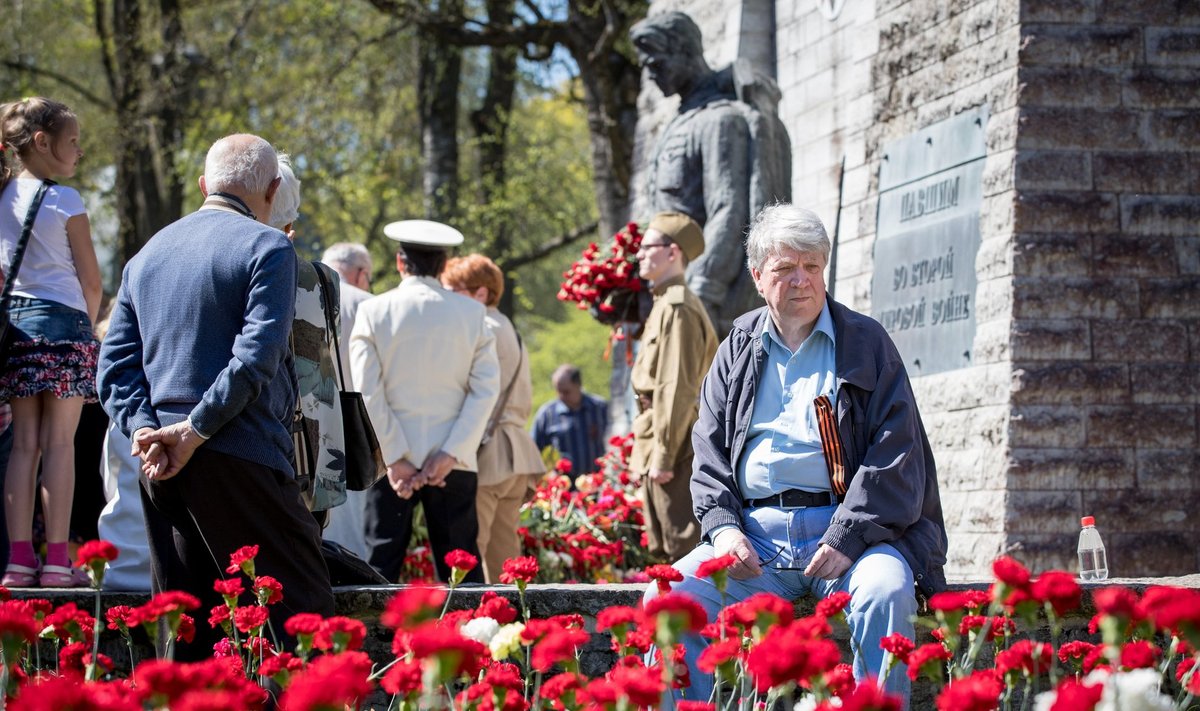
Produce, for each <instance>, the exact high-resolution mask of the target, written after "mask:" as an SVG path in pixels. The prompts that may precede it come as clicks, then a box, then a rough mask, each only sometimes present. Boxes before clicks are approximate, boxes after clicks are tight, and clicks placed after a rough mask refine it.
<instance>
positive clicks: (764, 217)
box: [746, 202, 830, 271]
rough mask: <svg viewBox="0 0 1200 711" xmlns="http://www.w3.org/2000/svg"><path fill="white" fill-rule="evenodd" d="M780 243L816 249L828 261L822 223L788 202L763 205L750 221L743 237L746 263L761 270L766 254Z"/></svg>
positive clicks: (802, 250)
mask: <svg viewBox="0 0 1200 711" xmlns="http://www.w3.org/2000/svg"><path fill="white" fill-rule="evenodd" d="M781 247H791V248H792V249H794V250H796V251H797V252H820V253H821V256H823V257H825V261H826V262H827V263H828V262H829V251H830V245H829V235H827V234H826V233H825V225H823V224H821V218H819V217H817V213H815V212H813V211H812V210H806V209H804V208H803V207H797V206H796V205H792V204H790V203H782V202H781V203H778V204H775V205H769V206H767V207H765V208H763V211H762V212H760V213H758V216H757V217H755V218H754V222H753V223H752V224H751V225H750V236H749V237H747V238H746V263H747V265H748V266H749V267H750V268H751V269H754V270H757V271H762V268H763V265H764V264H766V262H767V257H769V256H771V255H772V254H777V253H778V252H779V249H780V248H781Z"/></svg>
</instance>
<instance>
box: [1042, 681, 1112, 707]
mask: <svg viewBox="0 0 1200 711" xmlns="http://www.w3.org/2000/svg"><path fill="white" fill-rule="evenodd" d="M1103 695H1104V684H1084V683H1083V682H1080V681H1076V680H1075V679H1072V678H1070V677H1068V678H1067V679H1064V680H1063V681H1062V683H1060V684H1059V685H1058V688H1056V689H1055V690H1054V704H1053V705H1051V706H1050V709H1051V711H1092V709H1094V708H1096V704H1098V703H1100V697H1101V696H1103Z"/></svg>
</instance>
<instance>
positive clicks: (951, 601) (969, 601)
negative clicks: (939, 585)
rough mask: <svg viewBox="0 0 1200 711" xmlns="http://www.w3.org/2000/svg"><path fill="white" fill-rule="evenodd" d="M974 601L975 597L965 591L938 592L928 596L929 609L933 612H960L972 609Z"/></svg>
mask: <svg viewBox="0 0 1200 711" xmlns="http://www.w3.org/2000/svg"><path fill="white" fill-rule="evenodd" d="M970 592H974V591H970ZM975 603H976V599H975V597H974V596H973V595H968V594H967V593H966V592H955V591H949V592H940V593H938V594H936V595H934V596H933V597H931V598H929V609H930V610H934V611H935V612H960V611H964V610H970V609H972V608H973V607H975V606H976V605H975Z"/></svg>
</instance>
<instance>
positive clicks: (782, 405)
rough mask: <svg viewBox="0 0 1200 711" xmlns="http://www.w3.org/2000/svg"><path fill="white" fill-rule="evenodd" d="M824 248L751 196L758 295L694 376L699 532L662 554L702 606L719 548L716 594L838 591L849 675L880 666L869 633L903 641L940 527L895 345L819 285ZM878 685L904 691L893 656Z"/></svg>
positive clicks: (690, 649) (690, 643) (931, 585)
mask: <svg viewBox="0 0 1200 711" xmlns="http://www.w3.org/2000/svg"><path fill="white" fill-rule="evenodd" d="M829 251H830V244H829V238H828V237H827V235H826V233H825V228H824V226H823V225H822V224H821V221H820V219H819V218H817V216H816V215H815V214H813V213H812V212H810V211H808V210H805V209H802V208H799V207H795V206H793V205H786V204H784V205H775V206H773V207H768V208H766V209H765V210H763V211H762V213H761V214H760V215H759V216H758V217H757V218H756V219H755V221H754V224H753V225H752V227H751V229H750V236H749V238H748V239H747V243H746V252H747V256H748V262H749V266H750V274H751V276H752V277H753V278H754V282H755V284H756V286H757V287H758V291H759V293H761V294H762V296H763V297H764V298H765V299H766V302H767V305H766V306H765V307H764V308H761V309H758V310H755V311H752V312H750V313H748V314H745V315H744V316H742V317H741V318H739V319H738V320H737V321H735V322H734V327H733V330H732V331H731V332H730V334H729V337H728V338H726V339H725V341H724V342H723V343H722V344H721V346H720V348H719V349H718V351H717V355H716V359H715V360H714V361H713V364H712V368H711V370H709V373H708V376H707V377H706V378H705V381H704V386H703V389H702V391H701V395H700V419H699V421H698V422H697V423H696V427H695V429H694V430H693V432H692V443H693V447H694V448H695V452H696V454H695V464H694V470H693V474H692V485H691V490H692V500H693V508H694V512H695V514H696V518H697V519H698V520H699V521H700V526H701V530H702V533H703V537H704V539H703V541H702V542H701V543H700V545H699V546H698V547H697V548H696V549H695V550H693V551H692V552H691V553H689V554H688V555H687V556H686V557H684V558H683V559H682V560H680V561H679V562H678V563H676V564H675V568H677V569H678V570H679V571H680V572H681V573H683V575H684V580H683V582H681V583H678V584H677V585H676V586H675V590H676V591H677V592H681V593H683V594H686V595H690V596H692V597H693V598H695V599H696V600H698V601H699V602H700V603H701V604H702V605H704V607H705V609H706V610H707V612H708V616H709V619H710V620H713V619H715V618H716V615H717V613H718V612H719V610H720V608H721V603H722V596H721V594H720V592H719V591H718V590H717V588H716V587H715V585H714V584H713V582H712V580H711V579H709V578H698V577H697V576H696V570H697V568H698V567H699V566H700V564H701V563H704V562H705V561H707V560H710V559H713V558H715V557H719V556H723V555H731V556H733V558H734V559H735V561H736V562H735V563H734V564H733V565H732V567H730V568H729V574H730V578H731V580H730V581H729V587H728V590H727V594H728V599H729V600H730V601H734V600H742V599H745V598H747V597H749V596H751V595H753V594H755V593H759V592H768V593H773V594H775V595H778V596H780V597H783V598H786V599H795V598H798V597H800V596H802V595H805V594H808V593H811V594H813V595H817V596H819V597H822V598H824V597H828V596H829V595H831V594H833V593H835V592H839V591H843V592H848V593H850V595H851V602H850V606H849V608H848V609H847V621H848V623H849V625H850V632H851V648H852V649H853V651H854V675H855V677H856V678H858V679H867V678H879V677H881V676H882V675H883V674H884V672H885V671H886V669H884V667H883V664H884V653H883V651H882V650H881V649H880V648H879V640H880V639H881V638H883V637H885V636H887V635H889V634H892V633H894V632H899V633H900V634H903V635H905V636H906V637H908V638H910V639H912V638H913V634H914V630H913V621H912V620H913V618H914V616H915V615H916V612H917V601H916V594H917V591H918V590H919V592H920V593H922V594H924V595H931V594H933V593H935V592H938V591H939V590H941V589H942V588H944V587H945V576H944V574H943V572H942V566H943V564H944V563H945V559H946V530H945V526H944V524H943V522H942V507H941V502H940V499H939V496H938V485H937V476H936V472H935V469H934V462H933V454H932V452H931V451H930V447H929V441H928V439H927V438H926V436H925V430H924V426H923V425H922V424H921V416H920V414H919V413H918V412H917V407H916V402H915V400H914V398H913V393H912V388H911V386H910V384H909V381H908V375H907V373H906V372H905V370H904V365H903V363H902V362H901V359H900V355H899V353H898V352H897V350H896V347H895V345H894V344H893V343H892V341H891V339H890V338H888V335H887V333H886V332H885V331H884V330H883V327H882V326H880V325H879V324H878V323H877V322H876V321H874V320H872V319H870V318H868V317H866V316H864V315H862V314H859V313H856V312H854V311H851V310H850V309H848V308H846V307H845V306H843V305H841V304H839V303H837V302H836V301H833V300H832V299H830V298H828V297H827V296H826V294H825V282H824V271H825V266H826V264H827V263H828V260H829ZM656 594H657V593H656V592H655V588H654V587H652V588H651V589H650V591H648V592H647V593H646V596H647V599H649V598H651V597H654V596H655V595H656ZM704 646H705V641H704V640H703V639H702V638H700V637H699V636H695V635H693V636H691V637H690V638H689V639H687V640H686V641H685V647H686V652H687V664H688V667H689V670H690V676H691V680H692V686H691V688H690V689H686V690H683V692H682V695H683V697H686V698H688V699H695V700H700V701H707V700H708V698H709V695H710V693H711V691H712V688H711V687H712V677H711V676H709V675H705V674H703V673H700V672H699V670H698V669H697V668H696V659H697V657H698V656H699V654H700V652H701V651H703V649H704ZM884 685H885V688H886V689H887V690H888V691H890V692H892V693H896V694H900V695H903V696H904V698H905V699H907V698H908V695H909V690H910V689H909V680H908V677H907V676H906V675H905V674H904V672H903V670H902V669H897V670H895V671H893V672H892V674H891V675H889V676H888V677H887V679H886V681H885V684H884ZM677 693H678V692H677Z"/></svg>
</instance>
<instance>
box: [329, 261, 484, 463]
mask: <svg viewBox="0 0 1200 711" xmlns="http://www.w3.org/2000/svg"><path fill="white" fill-rule="evenodd" d="M486 313H487V311H486V309H485V308H484V307H483V305H482V304H480V303H478V302H476V301H473V300H472V299H469V298H467V297H465V296H461V295H459V294H455V293H453V292H450V291H447V290H445V289H443V288H442V286H441V284H439V283H438V282H437V280H436V279H433V278H430V277H414V276H409V277H405V278H404V281H402V282H400V286H398V287H396V288H395V289H393V290H392V291H390V292H388V293H386V294H382V295H380V296H377V297H375V298H372V299H368V300H366V301H364V302H363V303H362V305H360V306H359V307H358V314H357V317H356V319H355V323H354V332H353V333H352V334H351V336H350V372H351V373H352V374H353V377H354V384H355V385H356V386H357V387H358V388H359V390H360V391H361V392H362V394H363V399H364V400H365V401H366V404H367V412H368V413H369V414H370V416H371V423H372V424H373V425H374V426H375V434H376V435H377V436H378V437H379V445H380V448H381V449H382V451H383V458H384V460H385V461H387V463H388V464H389V465H390V464H394V463H395V462H397V461H400V460H402V459H406V460H408V462H409V463H410V464H412V465H413V466H415V467H417V468H418V469H419V468H421V466H423V464H424V463H425V460H426V458H428V457H429V456H430V455H432V454H434V453H436V452H437V451H438V450H439V449H440V450H444V451H446V452H447V453H448V454H450V455H451V456H453V457H454V458H455V459H457V460H458V462H459V465H458V466H456V467H455V468H456V469H464V470H466V471H477V468H478V465H477V462H476V450H478V449H479V440H480V439H481V438H482V437H483V431H484V428H485V427H486V426H487V420H488V416H489V415H490V414H491V412H492V408H493V406H495V404H496V399H497V398H498V397H499V394H500V363H499V360H498V359H497V357H496V346H495V339H494V336H493V335H492V332H491V330H490V329H489V328H488V327H487V323H486V321H485V316H486Z"/></svg>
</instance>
